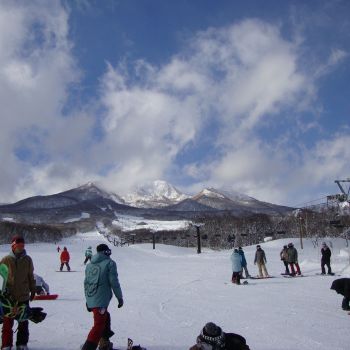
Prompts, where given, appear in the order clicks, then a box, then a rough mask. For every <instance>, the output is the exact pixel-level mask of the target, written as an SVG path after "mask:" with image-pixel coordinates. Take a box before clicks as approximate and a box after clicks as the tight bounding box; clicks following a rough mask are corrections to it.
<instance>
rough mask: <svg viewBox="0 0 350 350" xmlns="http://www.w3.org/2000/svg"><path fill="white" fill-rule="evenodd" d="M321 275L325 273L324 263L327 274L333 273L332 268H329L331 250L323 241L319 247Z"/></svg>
mask: <svg viewBox="0 0 350 350" xmlns="http://www.w3.org/2000/svg"><path fill="white" fill-rule="evenodd" d="M321 255H322V257H321V270H322V272H321V275H325V274H326V269H325V267H324V266H325V265H327V269H328V272H327V274H328V275H333V273H332V269H331V255H332V252H331V250H330V249H329V247H328V245H327V244H326V243H325V242H323V243H322V248H321Z"/></svg>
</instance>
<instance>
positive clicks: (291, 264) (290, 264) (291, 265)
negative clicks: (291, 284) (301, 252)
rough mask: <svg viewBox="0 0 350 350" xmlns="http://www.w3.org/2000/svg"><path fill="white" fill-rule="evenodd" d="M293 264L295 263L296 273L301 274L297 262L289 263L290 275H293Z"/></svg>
mask: <svg viewBox="0 0 350 350" xmlns="http://www.w3.org/2000/svg"><path fill="white" fill-rule="evenodd" d="M294 265H295V267H296V269H297V274H298V275H301V271H300V267H299V264H298V263H289V266H290V270H291V275H295V269H294Z"/></svg>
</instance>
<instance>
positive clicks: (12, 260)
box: [0, 250, 35, 302]
mask: <svg viewBox="0 0 350 350" xmlns="http://www.w3.org/2000/svg"><path fill="white" fill-rule="evenodd" d="M0 264H5V265H6V266H7V267H8V269H9V274H8V279H7V287H6V289H7V292H8V294H9V295H10V296H11V297H12V299H13V300H15V301H20V302H24V301H28V300H29V297H30V293H35V280H34V274H33V271H34V266H33V261H32V259H31V257H30V256H29V255H27V253H26V251H25V250H24V251H23V252H22V253H21V254H20V255H15V254H14V253H13V252H12V251H11V252H10V254H9V255H7V256H5V257H4V258H2V260H1V261H0Z"/></svg>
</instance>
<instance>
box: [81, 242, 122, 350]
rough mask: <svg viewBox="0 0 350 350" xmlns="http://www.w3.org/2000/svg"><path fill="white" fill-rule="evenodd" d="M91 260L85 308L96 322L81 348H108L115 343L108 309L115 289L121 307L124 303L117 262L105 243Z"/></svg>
mask: <svg viewBox="0 0 350 350" xmlns="http://www.w3.org/2000/svg"><path fill="white" fill-rule="evenodd" d="M96 251H97V254H95V255H94V256H93V257H92V259H91V263H90V264H88V265H86V268H85V280H84V291H85V298H86V307H87V309H88V311H92V312H93V317H94V325H93V327H92V329H91V330H90V333H89V335H88V337H87V339H86V341H85V343H84V345H83V347H82V350H95V349H96V348H97V346H98V345H99V349H100V350H109V349H111V348H112V343H111V342H110V341H109V338H110V337H111V336H112V335H113V334H114V333H113V332H112V331H111V329H110V327H111V318H110V315H109V312H108V311H107V308H108V305H109V303H110V301H111V299H112V291H113V293H114V295H115V296H116V298H117V299H118V308H121V307H122V306H123V304H124V302H123V294H122V290H121V288H120V284H119V280H118V272H117V264H116V263H115V261H113V260H112V259H111V258H110V255H111V253H112V252H111V250H110V249H109V248H108V246H107V245H106V244H99V245H98V246H97V248H96Z"/></svg>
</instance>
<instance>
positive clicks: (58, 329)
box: [0, 232, 350, 350]
mask: <svg viewBox="0 0 350 350" xmlns="http://www.w3.org/2000/svg"><path fill="white" fill-rule="evenodd" d="M288 241H289V240H278V241H271V242H267V243H262V247H263V249H264V250H265V252H266V255H267V259H268V263H267V268H268V271H269V273H270V274H271V275H274V276H276V278H273V279H265V280H250V281H249V285H247V286H236V285H232V284H231V283H230V277H231V264H230V259H229V257H230V254H231V251H211V250H206V249H204V251H203V253H202V254H196V250H195V249H193V248H179V247H173V246H165V245H157V246H156V249H155V250H153V249H152V245H151V244H140V245H134V246H129V247H127V246H124V247H118V248H115V247H113V248H112V251H113V253H112V258H113V259H115V260H116V261H117V264H118V272H119V278H120V283H121V286H122V289H123V293H124V300H125V304H124V307H123V308H122V309H118V308H117V302H116V299H115V298H114V299H113V301H112V303H111V304H110V308H109V310H110V313H111V316H112V328H113V330H114V331H115V333H116V334H115V335H114V337H113V338H112V341H113V342H114V343H115V345H117V346H124V347H125V346H126V342H127V338H128V337H130V338H132V339H134V341H135V343H137V344H138V343H140V344H141V345H143V346H145V347H147V349H148V350H187V349H188V348H189V347H190V346H191V345H193V344H194V343H195V340H196V336H197V335H198V334H199V332H200V330H201V328H202V327H203V325H204V324H205V323H206V322H208V321H213V322H216V323H217V324H218V325H220V326H221V327H222V328H223V329H224V331H231V332H236V333H239V334H241V335H243V336H244V337H245V338H246V339H247V343H248V344H249V346H250V348H251V349H252V350H330V349H332V350H346V349H349V344H350V333H349V324H350V316H349V315H347V313H346V312H344V311H343V310H341V300H342V297H341V296H340V295H337V294H336V293H335V292H334V291H332V290H330V285H331V283H332V281H333V280H334V279H336V278H339V277H338V276H333V277H331V276H317V275H316V273H317V272H320V267H319V260H320V253H319V247H317V248H313V245H312V242H311V241H305V242H304V244H305V246H304V249H303V250H301V249H300V247H299V243H298V240H294V242H295V245H296V247H297V248H298V250H299V255H300V258H299V261H300V263H301V268H302V272H303V273H304V274H305V275H306V276H307V277H305V278H294V279H292V278H284V277H283V276H281V275H280V273H281V272H282V271H283V265H282V264H281V261H280V260H279V251H280V249H281V247H282V245H283V244H285V243H288ZM328 241H329V240H327V242H328ZM102 242H105V240H104V238H103V237H102V236H100V235H99V234H98V233H96V232H92V233H89V234H79V235H77V236H74V237H72V238H69V239H66V240H64V241H62V242H59V245H60V246H61V247H63V246H66V247H67V248H68V250H69V251H70V253H71V257H72V260H71V267H72V269H73V270H75V271H76V272H71V273H59V272H55V271H56V270H57V269H58V266H59V254H58V253H57V251H56V245H54V244H47V243H42V244H28V245H27V246H26V248H27V252H28V254H29V255H31V256H32V258H33V260H34V264H35V270H36V272H37V273H38V274H40V275H42V276H43V277H44V279H45V280H46V281H47V282H48V283H49V284H50V288H51V292H52V293H55V292H56V293H58V294H59V295H60V297H59V299H57V300H56V301H46V302H43V301H35V302H33V303H32V305H33V306H34V305H35V306H43V307H44V308H45V311H46V312H47V313H48V316H47V318H46V320H45V321H44V322H43V323H40V324H33V323H30V333H31V334H30V342H29V348H30V349H31V350H39V349H40V350H44V349H45V350H73V349H75V350H77V349H79V346H80V344H82V343H83V342H84V340H85V338H86V335H87V333H88V331H89V329H90V327H91V324H92V317H91V314H90V313H88V312H87V311H86V309H85V300H84V292H83V279H84V265H83V260H84V256H83V255H84V251H85V249H86V248H87V247H88V246H89V245H92V246H93V247H95V246H96V245H97V244H99V243H102ZM107 243H108V242H107ZM108 244H109V243H108ZM332 244H333V250H332V252H333V256H332V257H333V259H332V263H333V264H332V265H333V269H334V271H335V272H337V273H338V274H341V275H342V276H346V277H350V268H349V253H348V252H349V251H348V248H346V247H345V242H344V241H343V240H333V241H332ZM8 250H9V245H2V246H0V255H1V256H4V255H5V254H6V252H7V251H8ZM245 252H246V256H247V260H248V268H249V271H250V273H251V274H256V273H257V269H256V267H255V266H254V265H253V258H254V252H255V246H252V247H246V248H245Z"/></svg>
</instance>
